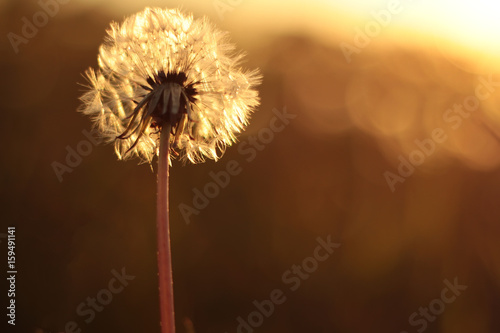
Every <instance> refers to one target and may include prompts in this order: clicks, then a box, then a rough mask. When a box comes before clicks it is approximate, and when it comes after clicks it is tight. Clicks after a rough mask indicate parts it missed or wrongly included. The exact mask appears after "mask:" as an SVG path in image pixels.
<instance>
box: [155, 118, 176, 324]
mask: <svg viewBox="0 0 500 333" xmlns="http://www.w3.org/2000/svg"><path fill="white" fill-rule="evenodd" d="M169 141H170V126H163V128H162V130H161V134H160V152H159V158H158V184H157V189H158V199H157V200H158V201H157V209H158V210H157V213H156V228H157V232H158V281H159V291H160V323H161V332H162V333H175V320H174V288H173V279H172V256H171V250H170V226H169V218H168V214H169V207H168V206H169V205H168V191H169V189H168V178H169V162H168V160H169V156H168V154H169V149H170V147H169Z"/></svg>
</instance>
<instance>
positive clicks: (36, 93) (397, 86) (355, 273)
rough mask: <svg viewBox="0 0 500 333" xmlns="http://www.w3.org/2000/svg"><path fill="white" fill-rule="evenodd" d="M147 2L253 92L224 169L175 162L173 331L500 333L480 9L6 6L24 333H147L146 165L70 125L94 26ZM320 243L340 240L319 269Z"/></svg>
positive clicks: (493, 11)
mask: <svg viewBox="0 0 500 333" xmlns="http://www.w3.org/2000/svg"><path fill="white" fill-rule="evenodd" d="M48 3H50V4H51V5H50V6H49V5H47V4H48ZM47 6H48V7H47ZM146 6H159V7H168V8H173V7H179V6H181V8H183V10H184V11H187V12H191V13H193V15H194V16H195V17H201V16H208V17H209V18H210V19H211V21H212V22H213V23H214V24H215V25H216V26H218V27H219V28H220V29H221V30H226V31H228V32H229V33H230V36H231V40H232V41H233V42H234V43H235V44H236V45H237V46H238V49H240V50H244V51H246V53H247V62H246V63H245V64H244V66H245V67H247V68H254V67H259V68H260V69H261V71H262V74H263V77H264V79H263V84H262V85H261V86H260V87H259V92H260V96H261V106H260V107H259V109H258V111H256V112H255V113H254V115H253V116H252V120H251V123H250V125H249V127H248V128H247V130H246V131H244V132H243V133H241V134H240V135H239V137H238V142H237V143H235V144H234V145H233V146H232V147H230V148H228V149H227V150H226V153H225V155H224V156H223V157H222V159H221V160H220V161H218V162H217V163H215V162H212V161H208V162H205V163H204V164H200V165H191V164H186V165H182V163H180V162H179V161H174V162H173V167H172V169H171V181H170V182H171V192H170V195H171V198H170V210H171V212H170V214H171V224H172V225H171V228H172V229H171V236H172V243H173V244H172V247H173V249H172V256H173V270H174V288H175V302H176V317H177V327H178V332H179V333H182V332H186V333H193V332H196V333H224V332H226V333H232V332H237V333H253V332H255V333H268V332H269V333H271V332H272V333H303V332H313V333H327V332H328V333H332V332H338V333H360V332H381V333H382V332H383V333H388V332H393V333H405V332H406V333H410V332H424V331H425V332H428V333H432V332H440V333H471V332H474V333H497V332H500V317H499V315H498V314H499V313H500V241H499V240H500V205H499V200H500V168H499V166H500V64H499V61H498V59H500V58H499V56H500V23H499V21H498V20H497V16H498V13H499V9H500V8H498V7H497V6H498V5H497V4H496V3H494V2H493V1H476V2H472V1H462V2H452V1H448V0H440V1H434V2H430V1H410V0H401V1H395V0H392V1H391V0H388V1H363V2H358V3H356V4H353V3H350V2H348V1H346V0H330V1H327V0H316V1H310V2H307V1H305V0H300V1H292V2H290V1H274V2H271V3H269V2H266V1H263V0H256V1H250V0H239V1H237V0H215V1H212V0H210V1H194V0H191V1H182V2H181V1H168V0H156V1H132V0H127V1H118V0H109V1H106V2H100V1H97V0H95V1H94V0H93V1H90V0H89V1H87V0H64V1H63V0H59V1H58V2H57V0H52V1H51V0H41V1H40V2H38V1H35V0H33V1H31V0H30V1H27V0H3V1H2V2H1V3H0V17H1V19H0V26H1V31H2V36H3V37H2V38H3V41H2V43H1V44H0V45H1V48H0V68H1V71H0V72H1V78H0V85H1V89H0V91H1V94H2V98H1V101H2V102H1V107H2V116H3V118H2V121H1V122H0V126H1V132H0V133H1V135H2V140H3V142H4V143H5V144H4V146H3V149H4V153H3V154H2V158H3V161H2V163H1V167H2V168H3V170H2V173H1V174H2V202H3V209H2V213H3V214H4V215H3V216H2V219H1V221H2V222H1V223H2V227H1V228H2V229H1V230H0V233H5V232H6V231H5V230H6V226H7V225H15V226H16V230H17V232H16V235H17V251H18V253H17V263H18V280H17V285H16V288H17V293H16V302H17V310H18V312H17V316H16V319H17V325H16V328H17V329H18V331H19V332H26V333H48V332H67V333H70V332H75V333H77V332H93V333H101V332H121V333H128V332H148V333H149V332H159V313H158V311H159V310H158V295H157V291H158V289H157V288H158V287H157V267H156V235H155V232H156V229H155V204H156V195H155V194H156V178H155V177H156V176H155V173H154V172H152V170H151V168H153V169H154V168H155V167H156V164H155V162H153V165H152V166H151V167H150V166H149V165H147V164H142V165H137V163H138V161H137V160H131V161H126V162H122V161H118V160H117V158H116V156H115V154H114V151H113V147H112V145H104V144H97V145H95V144H93V143H92V140H91V139H89V137H88V135H90V136H91V137H92V133H91V132H90V131H91V121H90V120H89V119H87V118H86V117H84V116H83V115H82V114H80V113H78V112H77V111H76V110H77V108H78V106H79V104H80V103H79V100H78V98H79V96H81V94H82V92H83V90H84V87H83V86H82V85H85V84H86V83H85V79H84V78H83V76H82V73H83V72H84V71H85V70H86V69H87V68H88V67H94V68H95V67H96V66H97V52H98V47H99V45H100V44H101V43H102V41H103V38H104V36H105V30H106V29H107V27H108V25H109V23H110V22H111V21H113V20H114V21H121V20H122V19H123V17H124V16H127V15H130V14H133V13H135V12H137V11H139V10H142V9H143V8H144V7H146ZM44 8H45V9H44ZM39 12H45V13H46V14H45V16H44V15H42V14H37V13H39ZM51 14H53V15H51ZM44 17H45V18H46V20H44ZM23 18H25V19H24V20H23ZM34 20H35V21H34ZM37 20H38V21H37ZM26 21H29V22H32V23H33V22H35V23H36V22H38V24H39V26H38V27H37V28H36V29H35V30H36V31H29V29H28V28H23V27H24V25H25V24H26ZM42 23H44V24H42ZM23 29H24V31H23ZM10 33H13V34H15V35H16V36H17V37H13V36H14V35H12V34H10ZM26 33H27V35H30V34H31V35H32V36H31V37H27V36H26ZM9 34H10V35H9ZM23 34H24V35H23ZM9 36H10V37H9ZM16 51H17V52H16ZM284 114H288V118H287V117H286V116H284ZM278 115H279V116H278ZM277 126H278V127H279V130H277V128H278V127H277ZM85 133H87V134H88V133H91V134H88V135H86V134H85ZM92 138H93V137H92ZM94 140H95V139H94ZM82 142H83V143H82ZM84 142H90V144H88V143H87V144H86V143H84ZM89 146H90V147H91V148H89ZM68 149H69V150H68ZM71 151H76V152H77V153H78V151H82V152H84V154H79V153H78V154H77V155H78V156H79V157H80V158H78V157H75V156H74V155H72V156H73V157H70V158H69V160H68V154H70V155H71V153H69V152H71ZM229 163H231V165H233V166H234V165H238V167H239V169H238V170H239V172H238V173H237V174H236V175H234V176H231V177H230V180H229V184H224V186H220V185H212V189H213V188H214V187H213V186H215V187H216V188H217V190H214V191H216V192H218V193H216V194H213V193H210V194H208V195H207V190H206V189H207V184H210V183H211V184H216V182H215V180H214V173H215V174H220V173H221V172H223V171H224V170H226V169H228V168H230V166H228V164H229ZM61 165H63V166H65V167H66V168H64V169H60V168H61ZM58 168H59V169H58ZM57 170H59V171H57ZM61 170H65V171H64V172H62V171H61ZM217 186H218V187H217ZM208 187H210V185H208ZM208 191H210V190H208ZM197 193H202V196H204V197H205V200H203V199H200V196H201V195H199V194H197ZM210 196H211V197H210ZM193 200H194V201H195V202H193ZM207 202H208V203H207ZM186 206H189V207H191V210H189V212H190V213H186V211H185V210H183V209H182V208H181V207H186ZM193 211H196V213H193ZM318 237H319V238H320V239H322V240H323V241H325V240H327V239H328V238H329V239H330V240H331V241H332V242H334V243H336V244H337V246H338V244H339V246H338V247H337V248H335V250H334V251H333V252H332V253H329V252H328V250H327V249H326V248H325V249H324V251H322V252H321V255H324V254H325V253H327V252H328V256H327V258H326V259H325V260H319V259H318V256H317V251H316V249H317V246H318V244H322V243H321V242H319V243H318V240H317V239H318ZM0 248H1V249H2V250H1V253H2V258H3V256H4V254H3V253H6V252H4V249H5V242H2V243H0ZM325 251H326V252H325ZM311 258H312V259H311ZM323 258H325V257H323ZM2 260H3V259H2ZM294 265H297V266H294ZM122 268H124V269H125V271H126V273H127V274H128V275H130V276H134V278H133V279H132V278H131V280H130V281H128V285H126V286H125V287H124V289H123V290H122V291H121V292H118V293H113V295H112V300H107V301H106V303H107V304H105V305H103V306H102V307H101V308H100V310H95V311H94V310H90V309H92V307H91V306H90V305H89V303H88V302H89V301H88V298H89V297H90V298H96V295H99V293H100V291H102V290H103V289H106V288H108V289H110V287H109V282H110V279H112V278H113V276H114V275H113V273H112V271H113V270H114V271H115V272H116V271H117V272H121V271H122ZM4 281H5V280H4ZM292 281H293V283H292ZM445 281H447V282H445ZM457 281H458V284H459V285H460V286H467V288H464V287H462V289H461V290H456V288H455V289H454V288H450V286H449V284H450V283H451V284H454V283H455V284H456V283H457ZM5 287H7V285H6V284H5ZM446 288H448V289H446ZM458 289H460V288H458ZM275 290H278V291H281V292H282V297H281V298H280V302H275V304H273V305H272V311H271V310H270V306H269V304H270V303H269V302H266V300H270V299H273V297H272V296H271V294H272V291H275ZM102 295H104V293H101V300H102V299H103V298H102V297H103V296H102ZM452 296H456V297H452ZM98 299H99V297H98ZM274 299H275V300H276V298H274ZM254 301H256V302H254ZM2 302H5V301H4V299H2ZM271 302H272V301H271ZM82 303H83V305H82ZM278 303H279V304H278ZM2 304H3V305H5V306H7V305H6V304H7V303H2ZM256 304H260V305H256ZM262 304H267V306H268V307H267V308H265V306H264V309H263V308H262V306H263V305H262ZM259 306H260V309H259ZM3 308H4V309H5V307H3ZM78 309H80V311H78ZM82 309H87V314H86V315H82V311H81V310H82ZM266 309H267V310H266ZM91 312H93V313H94V316H93V317H92V319H90V315H89V313H91ZM266 313H267V314H266ZM2 316H3V314H2ZM86 319H88V322H87V321H86ZM71 322H73V323H74V324H73V323H71ZM242 322H245V325H243V324H241V323H242ZM68 323H70V324H68ZM79 330H81V331H79Z"/></svg>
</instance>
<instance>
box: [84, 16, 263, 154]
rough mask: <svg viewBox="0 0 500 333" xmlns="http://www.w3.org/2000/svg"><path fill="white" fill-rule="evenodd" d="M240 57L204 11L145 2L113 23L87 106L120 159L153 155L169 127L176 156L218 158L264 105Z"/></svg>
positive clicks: (92, 74) (91, 76)
mask: <svg viewBox="0 0 500 333" xmlns="http://www.w3.org/2000/svg"><path fill="white" fill-rule="evenodd" d="M242 58H243V54H241V53H236V52H235V47H234V45H233V44H231V43H230V42H229V41H228V36H227V34H226V33H224V32H221V31H219V30H217V29H215V28H214V27H213V26H212V25H211V24H210V23H209V22H208V20H207V19H206V18H203V19H193V17H192V16H191V15H183V14H182V13H181V12H180V11H179V10H177V9H173V10H168V9H160V8H146V9H145V10H144V11H142V12H140V13H137V14H135V15H132V16H130V17H128V18H126V19H125V20H124V22H122V23H121V24H118V23H112V24H111V26H110V28H109V29H108V30H107V37H106V38H105V41H104V43H103V44H102V45H101V46H100V48H99V55H98V65H99V68H98V69H97V70H94V69H92V68H90V69H89V70H87V72H86V77H87V79H88V81H89V83H90V89H89V90H88V91H87V92H86V93H85V94H84V95H83V96H82V97H81V100H82V102H83V105H82V107H81V111H82V112H83V113H84V114H87V115H89V116H91V117H92V118H93V120H94V124H95V126H97V127H98V129H99V130H100V133H101V134H102V136H103V137H104V138H105V139H106V140H107V141H108V142H114V145H115V152H116V154H117V156H118V157H119V158H120V159H126V158H129V157H132V156H138V157H139V158H141V160H143V161H146V162H151V160H152V158H153V157H154V156H155V155H156V154H157V151H158V141H159V131H160V130H161V128H162V127H163V126H170V127H171V133H172V135H171V137H170V147H171V151H172V152H173V153H174V155H177V154H178V155H180V157H181V159H183V160H189V161H191V162H193V163H197V162H202V161H204V159H205V158H210V159H214V160H217V159H218V157H220V154H222V153H223V152H224V149H225V147H226V146H229V145H231V144H232V143H233V142H234V141H235V140H236V136H235V135H236V134H237V133H239V132H241V131H242V130H243V129H244V128H245V126H246V125H247V124H248V119H249V116H250V113H251V112H252V111H253V110H254V109H255V108H256V107H257V106H258V104H259V98H258V93H257V90H256V86H257V85H258V84H259V83H260V80H261V77H260V74H259V72H258V70H253V71H243V70H242V69H241V66H240V63H241V60H242ZM170 155H171V156H172V154H170Z"/></svg>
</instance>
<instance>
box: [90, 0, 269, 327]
mask: <svg viewBox="0 0 500 333" xmlns="http://www.w3.org/2000/svg"><path fill="white" fill-rule="evenodd" d="M107 33H108V36H107V38H106V40H105V42H104V43H103V45H101V47H100V49H99V57H98V62H99V69H98V70H93V69H89V70H88V71H87V73H86V74H87V78H88V80H89V82H90V89H89V91H88V92H86V93H85V94H84V95H83V96H82V97H81V100H82V102H83V106H82V108H81V111H82V112H83V113H84V114H87V115H90V116H91V117H93V118H94V121H95V124H96V127H98V129H99V130H100V133H101V134H102V136H103V137H104V138H105V139H106V140H107V141H108V142H114V144H115V151H116V154H117V155H118V157H119V158H120V159H126V158H129V157H132V156H138V157H140V158H141V160H143V161H147V162H149V163H151V162H152V159H153V157H154V156H155V155H157V156H158V182H157V189H158V197H157V200H158V202H157V233H158V235H157V242H158V282H159V294H160V318H161V328H162V332H163V333H174V332H175V323H174V300H173V286H172V264H171V251H170V233H169V229H170V228H169V220H168V209H169V205H168V179H169V164H170V156H172V154H173V155H175V156H177V155H180V156H181V159H183V160H184V161H186V160H189V161H191V162H193V163H197V162H202V161H204V159H205V157H208V158H211V159H214V160H217V158H219V157H220V156H219V155H220V154H222V153H223V152H224V149H225V147H226V146H228V145H231V144H232V143H233V142H234V141H235V134H236V133H239V132H241V131H242V130H243V129H244V127H245V126H246V125H247V123H248V119H249V115H250V113H251V112H252V111H253V110H254V109H255V108H256V107H257V106H258V104H259V99H258V93H257V90H256V89H255V87H256V86H257V85H258V84H259V83H260V75H259V72H258V71H257V70H253V71H249V72H244V71H242V69H241V68H240V62H241V60H242V58H243V55H242V54H241V53H236V52H235V48H234V46H233V45H232V44H231V43H229V41H228V37H227V34H226V33H223V32H221V31H219V30H216V29H215V28H214V27H213V26H212V25H211V24H210V23H209V22H208V20H207V19H198V20H195V19H193V17H192V16H186V15H183V14H182V13H181V12H180V11H179V10H168V9H159V8H146V9H145V10H144V11H142V12H140V13H138V14H135V15H132V16H130V17H128V18H126V19H125V21H124V22H123V23H122V24H117V23H112V24H111V28H110V29H109V30H108V31H107Z"/></svg>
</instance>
